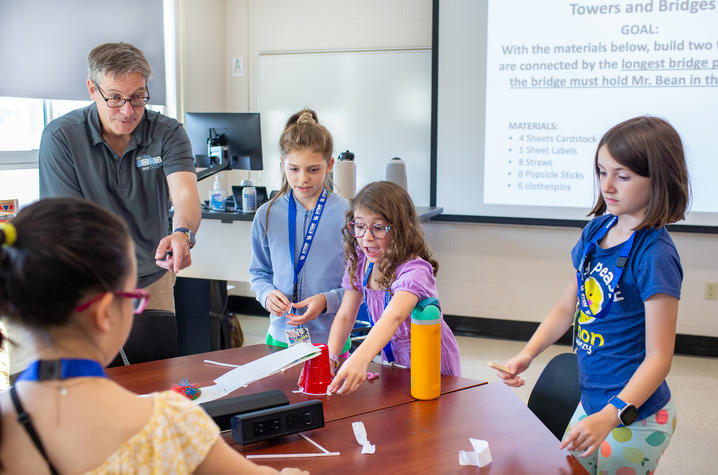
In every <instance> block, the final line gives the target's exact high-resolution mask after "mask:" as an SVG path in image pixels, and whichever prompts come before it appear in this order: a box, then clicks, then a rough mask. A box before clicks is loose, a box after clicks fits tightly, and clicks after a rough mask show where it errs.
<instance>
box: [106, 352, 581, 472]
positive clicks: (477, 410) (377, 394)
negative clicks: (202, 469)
mask: <svg viewBox="0 0 718 475" xmlns="http://www.w3.org/2000/svg"><path fill="white" fill-rule="evenodd" d="M278 350H279V348H274V347H269V346H266V345H256V346H249V347H244V348H234V349H230V350H222V351H216V352H211V353H204V354H198V355H192V356H184V357H181V358H173V359H169V360H159V361H153V362H149V363H142V364H137V365H132V366H127V367H118V368H111V369H108V370H107V374H108V376H109V377H110V378H111V379H112V380H114V381H116V382H117V383H119V384H121V385H122V386H124V387H126V388H127V389H130V390H132V391H135V392H137V393H148V392H152V391H161V390H165V389H167V388H169V387H170V386H171V385H172V384H173V383H175V382H177V381H179V379H181V378H183V377H189V378H190V381H192V382H195V383H198V384H200V386H206V385H209V384H212V380H213V379H214V378H217V377H218V376H220V375H222V374H223V373H225V372H226V371H228V369H229V368H226V367H225V368H223V367H219V366H214V365H208V364H205V363H203V360H205V359H211V360H214V361H220V362H225V363H235V364H243V363H246V362H249V361H252V360H254V359H256V358H259V357H262V356H264V355H267V354H269V353H271V352H274V351H278ZM371 369H372V371H375V372H378V373H379V379H377V380H374V381H370V382H367V383H365V384H364V385H362V387H361V388H360V389H359V390H358V391H357V392H355V393H353V394H350V395H348V396H319V397H317V396H307V395H304V394H295V393H292V391H293V390H295V389H296V388H297V384H296V382H297V377H298V374H299V366H297V367H294V368H292V369H290V370H288V371H287V372H286V373H285V374H275V375H273V376H269V377H267V378H264V379H262V380H260V381H258V382H256V383H252V384H250V385H249V386H248V387H246V388H241V389H239V390H237V391H235V392H233V393H231V394H230V396H237V395H240V394H249V393H254V392H258V391H268V390H271V389H280V390H281V391H282V392H284V393H285V394H286V395H287V397H288V399H289V401H290V403H295V402H300V401H306V400H309V399H321V400H322V401H323V403H324V418H325V422H326V425H325V427H323V428H320V429H316V430H313V431H309V432H305V433H304V434H305V435H307V436H308V437H310V438H311V439H312V440H314V441H316V442H317V443H319V444H321V445H322V446H323V447H325V448H326V449H327V450H329V451H332V452H341V455H340V456H337V457H317V458H301V459H261V460H257V462H259V463H261V464H263V465H270V466H273V467H276V468H282V467H286V466H294V467H300V468H302V469H305V470H309V471H310V472H311V473H313V474H317V473H320V474H321V473H329V474H333V473H341V472H343V473H346V474H349V473H367V474H372V473H373V474H376V475H379V474H384V473H430V474H442V473H462V474H463V473H492V474H511V475H515V474H523V473H530V474H544V473H545V474H569V473H582V474H583V473H586V472H585V470H584V469H583V467H582V466H581V465H580V464H579V462H578V461H577V460H576V459H575V458H573V457H572V456H571V455H570V454H569V452H568V451H566V450H559V448H558V441H557V440H556V439H555V438H554V436H553V435H552V434H551V432H549V430H548V429H547V428H546V427H545V426H544V425H543V424H542V423H541V422H540V421H539V420H538V419H537V418H536V417H535V416H534V415H533V413H532V412H531V411H530V410H529V409H528V408H527V407H526V406H525V405H524V404H523V403H522V402H521V401H520V400H519V399H518V397H516V395H515V394H514V393H513V391H511V390H510V389H509V388H507V387H506V386H505V385H503V384H502V383H491V384H486V383H485V382H481V381H475V380H472V379H468V378H457V377H452V376H442V395H441V396H440V397H439V398H438V399H436V400H433V401H417V400H415V399H413V398H412V397H411V395H410V394H409V384H410V374H409V371H408V370H405V369H399V368H392V367H388V366H380V365H373V367H372V368H371ZM358 420H360V421H362V422H364V425H365V426H366V430H367V435H368V438H369V441H370V442H371V443H372V444H375V445H376V453H375V454H373V455H361V447H360V446H359V445H358V444H357V443H356V440H355V439H354V435H353V432H352V428H351V424H352V422H354V421H358ZM224 437H225V440H227V442H228V443H230V445H232V446H233V447H235V448H236V449H237V450H239V451H240V452H241V453H243V454H244V455H249V454H277V453H308V452H318V449H317V448H316V447H314V446H313V445H311V444H310V443H309V442H307V441H306V440H304V439H303V438H301V437H299V436H298V435H296V434H295V435H290V436H286V437H281V438H278V439H274V440H270V441H264V442H258V443H255V444H250V445H246V446H241V447H240V446H238V445H236V444H235V443H234V441H233V440H232V438H231V436H230V434H229V433H228V432H227V433H224ZM469 437H473V438H477V439H484V440H487V441H488V442H489V447H490V450H491V454H492V456H493V462H492V463H491V464H490V465H488V466H487V467H484V468H482V469H479V468H478V467H462V466H460V465H459V461H458V460H459V456H458V452H459V450H471V445H470V443H469ZM372 471H373V472H372Z"/></svg>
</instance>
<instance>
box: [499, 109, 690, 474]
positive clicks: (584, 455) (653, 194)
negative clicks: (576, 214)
mask: <svg viewBox="0 0 718 475" xmlns="http://www.w3.org/2000/svg"><path fill="white" fill-rule="evenodd" d="M594 162H595V171H596V175H597V177H598V182H599V185H600V191H601V192H600V194H599V196H598V199H597V201H596V204H595V206H594V207H593V209H592V210H591V212H590V214H589V215H593V216H595V218H594V219H593V220H592V221H591V222H589V223H588V225H587V226H586V227H585V228H584V230H583V232H582V234H581V237H580V239H579V240H578V243H577V244H576V246H575V247H574V248H573V250H572V252H571V258H572V260H573V266H574V271H573V274H574V275H573V276H572V278H571V280H570V282H569V284H568V286H567V287H566V289H565V291H564V292H563V295H562V297H561V298H560V300H559V302H558V303H557V304H556V306H555V307H554V308H553V309H552V310H551V311H550V312H549V314H548V316H547V317H546V319H545V320H544V321H543V322H542V323H541V325H540V326H539V328H538V329H537V330H536V332H535V333H534V335H533V336H532V337H531V339H530V340H529V342H528V343H527V344H526V346H525V347H524V348H523V350H521V352H520V353H519V354H517V355H516V356H514V357H513V358H511V359H510V360H509V361H508V363H507V366H508V368H509V369H510V370H511V373H510V374H507V373H502V372H499V373H498V375H499V377H501V378H502V379H503V380H504V382H505V383H506V384H508V385H509V386H521V385H523V384H524V382H525V381H524V380H523V379H522V378H520V377H519V376H518V374H519V373H521V372H523V371H525V370H526V368H528V366H529V365H530V364H531V361H532V360H533V359H534V358H535V357H536V355H538V354H539V353H541V352H542V351H543V350H544V349H545V348H546V347H548V346H549V345H551V344H552V343H554V342H555V341H556V340H558V338H560V337H561V335H563V334H564V333H565V332H566V330H568V329H569V328H570V327H571V325H573V327H574V328H573V335H574V336H573V340H574V346H575V348H576V353H577V356H578V367H579V368H578V369H579V385H580V387H581V402H580V403H579V405H578V407H577V408H576V411H575V413H574V415H573V417H572V418H571V422H570V423H569V426H568V428H567V429H566V433H565V435H564V437H563V440H562V442H561V448H568V449H569V450H571V451H572V452H573V454H574V455H577V456H579V457H578V460H579V461H580V462H581V463H582V464H583V466H584V467H585V468H586V469H587V470H588V471H589V472H590V473H594V474H595V473H616V472H617V471H619V470H621V469H624V468H625V471H626V472H625V473H629V470H630V469H633V470H634V471H631V472H630V473H648V472H652V471H653V470H655V468H656V466H657V465H658V459H659V458H660V457H661V454H662V453H663V451H664V450H665V448H666V447H667V445H668V443H669V442H670V439H671V436H672V435H673V431H674V430H675V425H676V418H675V414H676V413H675V408H674V405H673V402H672V401H671V392H670V390H669V389H668V386H667V385H666V381H665V378H666V375H667V374H668V371H669V369H670V367H671V359H672V357H673V346H674V341H675V334H676V319H677V315H678V299H679V298H680V290H681V281H682V279H683V270H682V268H681V263H680V259H679V257H678V252H677V251H676V247H675V245H674V244H673V241H672V240H671V238H670V236H669V235H668V232H667V231H666V229H665V227H664V226H665V225H667V224H670V223H674V222H676V221H678V220H681V219H683V218H684V213H685V211H686V208H687V205H688V201H689V186H688V172H687V167H686V161H685V157H684V153H683V145H682V143H681V139H680V137H679V136H678V133H677V132H676V131H675V129H674V128H673V127H672V126H671V125H670V124H669V123H668V122H666V121H664V120H662V119H659V118H656V117H636V118H633V119H629V120H627V121H625V122H622V123H620V124H618V125H616V126H614V127H613V128H611V129H610V130H609V131H608V132H606V134H605V135H604V136H603V138H602V139H601V141H600V143H599V144H598V148H597V150H596V156H595V159H594Z"/></svg>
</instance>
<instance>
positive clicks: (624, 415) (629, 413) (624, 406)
mask: <svg viewBox="0 0 718 475" xmlns="http://www.w3.org/2000/svg"><path fill="white" fill-rule="evenodd" d="M608 403H609V404H611V405H612V406H613V407H615V408H616V409H618V421H619V422H620V423H621V424H623V425H624V426H630V425H631V424H633V423H634V422H635V421H636V419H637V418H638V410H637V409H636V406H634V405H633V404H631V403H628V402H626V401H624V400H622V399H620V398H619V397H617V396H613V397H612V398H611V399H609V400H608Z"/></svg>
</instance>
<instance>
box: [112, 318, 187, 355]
mask: <svg viewBox="0 0 718 475" xmlns="http://www.w3.org/2000/svg"><path fill="white" fill-rule="evenodd" d="M134 317H135V318H134V322H133V324H132V330H131V331H130V336H129V337H128V338H127V342H126V343H125V346H124V347H123V348H122V351H124V353H125V357H126V358H127V363H129V364H135V363H144V362H146V361H154V360H161V359H165V358H174V357H175V356H177V318H175V315H174V314H173V313H172V312H169V311H167V310H156V309H147V310H145V311H144V312H142V313H141V314H140V315H135V316H134ZM123 364H126V363H125V362H124V361H123V358H122V355H121V354H120V355H117V356H116V357H115V359H114V360H113V361H112V363H110V364H109V365H108V367H113V366H122V365H123Z"/></svg>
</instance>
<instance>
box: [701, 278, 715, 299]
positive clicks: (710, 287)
mask: <svg viewBox="0 0 718 475" xmlns="http://www.w3.org/2000/svg"><path fill="white" fill-rule="evenodd" d="M704 298H705V299H706V300H718V282H706V289H705V295H704Z"/></svg>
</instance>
